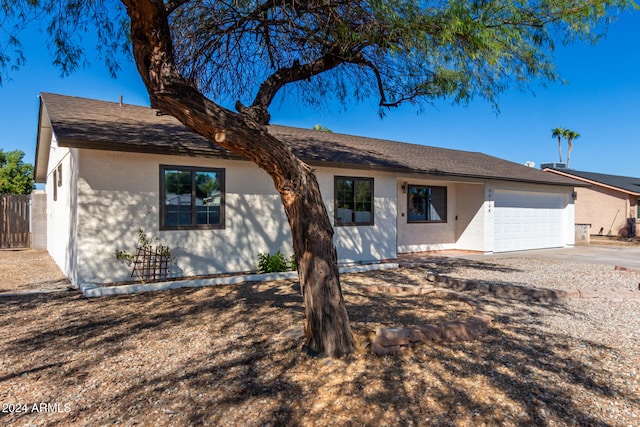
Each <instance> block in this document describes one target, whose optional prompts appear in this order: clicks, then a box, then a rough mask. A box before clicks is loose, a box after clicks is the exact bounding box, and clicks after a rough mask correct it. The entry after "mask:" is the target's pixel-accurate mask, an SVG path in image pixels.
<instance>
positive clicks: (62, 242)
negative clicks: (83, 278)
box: [45, 136, 77, 283]
mask: <svg viewBox="0 0 640 427" xmlns="http://www.w3.org/2000/svg"><path fill="white" fill-rule="evenodd" d="M76 165H77V151H76V150H72V149H68V148H64V147H59V146H58V144H57V142H56V140H55V136H54V137H52V141H51V147H50V153H49V163H48V166H47V179H46V183H45V192H46V197H47V210H46V212H47V227H46V228H47V250H48V252H49V254H50V255H51V258H52V259H53V260H54V261H55V262H56V264H58V266H59V267H60V269H61V270H62V272H63V273H64V274H66V275H67V277H69V280H71V282H72V283H76V277H77V264H76V257H75V254H76V249H77V247H76V234H75V233H76V209H75V185H76V179H77V168H76Z"/></svg>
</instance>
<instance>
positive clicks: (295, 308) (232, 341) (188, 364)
mask: <svg viewBox="0 0 640 427" xmlns="http://www.w3.org/2000/svg"><path fill="white" fill-rule="evenodd" d="M502 262H504V264H499V263H498V262H486V263H485V262H483V263H476V262H464V263H452V262H448V263H446V264H439V263H438V262H433V263H427V264H425V265H424V266H419V267H412V268H401V269H399V270H392V271H384V272H372V273H363V274H351V275H344V276H343V277H342V282H343V288H344V294H345V299H346V302H347V304H348V307H349V314H350V317H351V320H352V323H353V327H354V331H355V334H356V338H357V340H358V342H359V344H360V345H359V349H358V351H357V352H356V353H355V354H353V355H351V356H349V357H348V358H345V359H340V360H332V359H317V358H311V357H309V356H306V355H304V354H303V353H302V352H301V351H300V348H301V344H302V342H301V339H300V338H297V337H294V338H291V337H288V336H287V334H286V333H285V334H283V332H285V331H288V330H291V329H292V328H296V327H299V326H300V325H301V324H302V321H303V316H304V309H303V306H302V298H301V297H300V292H299V286H298V285H297V283H295V282H291V281H280V282H271V283H247V284H244V285H233V286H219V287H211V288H203V289H179V290H173V291H166V292H154V293H146V294H139V295H126V296H119V297H103V298H99V299H86V298H83V297H82V296H81V295H80V294H79V293H78V292H77V291H60V292H50V293H43V294H29V295H20V296H0V333H1V335H0V356H1V357H0V405H1V406H2V407H1V408H0V409H2V412H0V425H16V426H22V425H30V426H31V425H51V426H53V425H61V426H62V425H64V426H70V425H71V426H76V425H77V426H86V425H107V424H115V425H126V426H129V425H154V426H177V425H211V426H226V425H228V426H239V425H241V426H275V425H286V426H329V425H335V426H350V425H352V426H356V425H357V426H362V425H369V426H378V425H388V426H397V425H423V426H431V425H436V426H439V425H441V426H482V425H486V426H495V425H506V426H520V425H580V426H582V425H602V426H605V425H606V426H623V425H637V424H638V423H640V418H639V417H640V415H638V414H640V387H639V386H638V376H637V371H633V372H632V370H633V369H634V368H633V367H634V366H635V369H638V368H637V367H638V363H636V362H638V359H636V360H635V361H634V360H628V359H629V357H630V355H632V354H633V353H631V354H629V353H627V352H626V350H625V349H628V348H629V344H625V345H618V344H617V342H618V341H615V340H610V338H611V337H610V336H611V335H613V334H611V333H603V331H602V330H601V329H600V327H599V326H598V325H596V324H595V323H594V322H595V320H594V318H593V317H590V316H591V315H590V314H588V313H589V310H591V309H592V308H593V305H594V304H595V302H594V301H589V304H583V303H582V302H572V303H567V302H564V301H535V300H523V299H517V298H511V299H509V298H502V297H497V296H496V295H495V294H493V293H491V292H488V293H483V292H480V291H477V290H476V291H468V292H464V296H465V297H467V298H473V299H475V300H477V301H478V302H480V303H482V304H484V305H485V306H486V307H487V309H488V310H489V311H490V312H491V314H492V315H493V316H494V318H495V324H494V327H493V328H492V329H491V330H490V331H489V332H488V333H487V334H486V335H485V336H483V337H482V338H480V339H477V340H474V341H461V342H454V343H442V342H436V343H431V344H420V345H417V346H415V347H414V348H412V349H409V350H406V351H404V352H402V353H399V354H394V355H389V356H384V357H379V356H375V355H373V354H371V352H370V351H369V349H368V348H363V347H362V344H363V343H365V342H366V341H367V339H368V337H369V335H370V333H371V332H372V331H374V330H375V329H376V328H377V327H378V326H383V325H385V326H394V325H395V326H408V325H416V324H421V325H423V324H428V323H437V322H443V321H450V320H456V319H464V318H466V317H467V316H469V315H470V313H471V309H470V307H469V305H468V304H466V303H465V302H463V301H462V299H460V298H456V297H455V296H443V295H439V296H428V297H425V296H422V297H420V296H407V297H402V296H391V295H386V294H376V293H369V292H363V291H362V285H364V284H381V285H384V284H386V283H400V284H404V285H413V286H430V285H429V284H428V282H427V281H426V280H425V279H426V276H427V275H428V274H430V273H432V272H434V271H435V272H439V273H444V274H452V275H459V276H470V275H475V274H478V275H480V274H482V275H483V277H485V276H486V277H489V276H487V275H495V277H496V278H495V279H492V281H491V282H490V283H493V284H495V285H498V286H499V285H500V284H501V283H502V284H504V283H506V282H505V281H504V280H505V279H504V277H507V278H508V277H511V278H512V279H513V280H518V281H519V283H521V284H522V281H523V280H524V279H523V277H525V276H526V275H529V274H538V275H539V274H545V275H546V276H545V277H546V279H545V280H549V278H551V277H553V276H554V275H557V274H562V275H563V277H564V278H565V279H567V278H568V280H576V281H577V280H580V278H581V277H584V276H585V275H587V276H588V275H589V274H590V272H591V270H590V269H588V268H586V269H585V267H584V266H567V265H556V264H554V263H552V262H543V263H538V264H536V265H531V266H529V267H527V265H528V264H527V263H526V262H524V261H522V260H516V261H514V260H505V261H502ZM509 263H511V264H509ZM543 267H544V268H543ZM56 270H57V268H55V265H53V264H52V263H51V262H50V260H47V257H46V255H45V254H43V253H37V252H30V251H25V252H0V290H1V291H2V292H4V293H5V294H7V293H9V292H15V291H16V290H27V289H30V288H45V289H47V288H49V289H50V288H52V287H54V288H55V287H56V286H57V287H58V288H59V289H64V288H65V287H66V286H67V284H65V283H64V280H63V278H62V277H61V275H60V272H59V271H56ZM593 273H594V274H603V275H604V277H608V275H609V274H611V277H613V278H614V279H615V280H616V281H620V283H621V285H619V286H622V287H626V286H627V285H626V282H625V281H626V280H631V281H637V280H638V276H633V275H629V274H628V273H627V274H624V273H622V272H611V273H608V270H606V271H605V270H602V271H601V270H594V272H593ZM527 277H528V276H527ZM594 277H595V276H594ZM629 278H631V279H629ZM487 280H488V279H487ZM487 283H489V282H487ZM510 283H511V282H510ZM572 283H573V282H572ZM616 283H617V282H616ZM612 286H613V285H612ZM616 286H618V285H616ZM610 303H611V302H607V304H610ZM626 303H627V302H625V304H626ZM607 307H608V308H607V309H606V310H608V311H610V310H611V306H607ZM616 307H627V306H616ZM631 307H632V308H633V309H636V308H638V307H639V305H638V304H637V303H632V305H631ZM625 323H629V322H625ZM559 325H560V326H559ZM562 325H564V326H562ZM587 333H595V334H597V336H596V337H595V338H593V337H591V336H588V335H585V334H587ZM294 335H295V334H294ZM624 336H625V332H624V331H622V332H620V333H619V334H618V337H617V338H616V339H617V340H620V339H621V338H620V337H624ZM636 355H637V353H636ZM634 363H635V365H634Z"/></svg>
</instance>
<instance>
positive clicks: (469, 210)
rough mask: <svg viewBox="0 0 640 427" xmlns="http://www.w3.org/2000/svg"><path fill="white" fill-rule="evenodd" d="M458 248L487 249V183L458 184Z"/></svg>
mask: <svg viewBox="0 0 640 427" xmlns="http://www.w3.org/2000/svg"><path fill="white" fill-rule="evenodd" d="M454 188H455V194H456V199H457V202H456V216H455V217H454V219H455V222H456V249H460V250H468V251H484V250H485V234H484V227H485V212H486V209H485V191H484V189H485V185H484V183H480V184H456V185H455V187H454Z"/></svg>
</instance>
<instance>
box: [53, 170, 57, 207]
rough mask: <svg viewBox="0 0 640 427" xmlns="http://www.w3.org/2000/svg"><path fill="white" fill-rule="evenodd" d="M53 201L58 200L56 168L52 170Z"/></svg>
mask: <svg viewBox="0 0 640 427" xmlns="http://www.w3.org/2000/svg"><path fill="white" fill-rule="evenodd" d="M53 201H54V202H57V201H58V170H57V169H54V170H53Z"/></svg>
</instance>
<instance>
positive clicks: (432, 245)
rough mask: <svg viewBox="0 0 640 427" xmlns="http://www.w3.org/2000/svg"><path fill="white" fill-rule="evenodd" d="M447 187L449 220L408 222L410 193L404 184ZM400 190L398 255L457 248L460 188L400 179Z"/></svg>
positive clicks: (412, 179) (411, 178) (415, 179)
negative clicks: (403, 186)
mask: <svg viewBox="0 0 640 427" xmlns="http://www.w3.org/2000/svg"><path fill="white" fill-rule="evenodd" d="M403 182H407V183H408V184H409V185H426V186H438V187H447V221H446V222H434V223H409V222H408V221H407V215H408V214H407V194H406V193H403V191H402V183H403ZM396 185H397V191H398V199H397V200H398V209H399V213H400V215H399V216H398V252H399V253H409V252H423V251H437V250H448V249H455V248H456V221H455V215H456V212H457V206H456V203H457V187H456V184H455V183H452V182H446V181H438V180H424V179H417V178H415V177H409V178H402V177H401V178H400V179H398V181H397V183H396Z"/></svg>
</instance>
